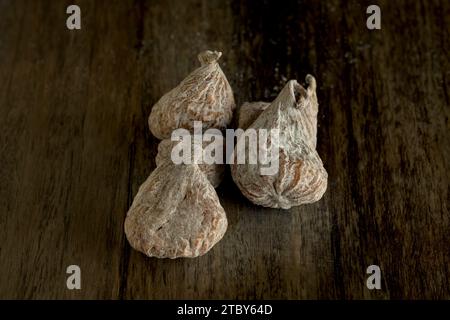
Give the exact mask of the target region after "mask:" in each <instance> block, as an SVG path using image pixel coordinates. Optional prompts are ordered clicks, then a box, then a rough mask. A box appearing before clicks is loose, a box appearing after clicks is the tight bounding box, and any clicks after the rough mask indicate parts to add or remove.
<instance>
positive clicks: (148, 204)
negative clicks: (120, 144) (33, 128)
mask: <svg viewBox="0 0 450 320" xmlns="http://www.w3.org/2000/svg"><path fill="white" fill-rule="evenodd" d="M226 229H227V218H226V214H225V211H224V209H223V208H222V206H221V205H220V202H219V199H218V197H217V194H216V192H215V190H214V188H213V187H212V186H211V184H210V183H209V182H208V180H207V179H206V177H205V175H204V174H203V173H202V172H201V171H200V170H199V168H198V167H197V165H195V164H194V165H173V164H170V163H164V164H163V165H161V166H159V167H157V168H156V169H155V170H154V171H153V172H152V174H151V175H150V176H149V177H148V179H147V180H146V181H145V182H144V183H143V184H142V185H141V187H140V188H139V191H138V193H137V195H136V197H135V198H134V200H133V204H132V205H131V207H130V209H129V211H128V213H127V217H126V219H125V233H126V236H127V239H128V241H129V243H130V244H131V246H132V247H133V248H134V249H136V250H138V251H140V252H143V253H144V254H145V255H147V256H149V257H157V258H171V259H174V258H180V257H186V258H193V257H197V256H201V255H204V254H205V253H206V252H208V251H209V250H210V249H211V248H212V247H213V246H214V245H215V244H216V243H217V242H218V241H219V240H220V239H221V238H222V237H223V235H224V233H225V231H226Z"/></svg>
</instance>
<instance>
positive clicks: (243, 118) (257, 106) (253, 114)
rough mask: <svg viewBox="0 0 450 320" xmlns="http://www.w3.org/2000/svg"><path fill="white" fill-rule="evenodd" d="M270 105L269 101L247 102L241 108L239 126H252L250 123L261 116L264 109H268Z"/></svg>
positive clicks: (245, 127) (242, 127) (244, 127)
mask: <svg viewBox="0 0 450 320" xmlns="http://www.w3.org/2000/svg"><path fill="white" fill-rule="evenodd" d="M269 105H270V103H269V102H263V101H257V102H245V103H244V104H243V105H242V106H241V107H240V108H239V120H238V127H239V128H241V129H244V130H245V129H247V128H248V127H250V125H251V124H252V123H253V122H254V121H255V120H256V119H257V118H258V117H259V115H260V114H261V113H262V112H263V111H264V110H266V109H267V107H268V106H269Z"/></svg>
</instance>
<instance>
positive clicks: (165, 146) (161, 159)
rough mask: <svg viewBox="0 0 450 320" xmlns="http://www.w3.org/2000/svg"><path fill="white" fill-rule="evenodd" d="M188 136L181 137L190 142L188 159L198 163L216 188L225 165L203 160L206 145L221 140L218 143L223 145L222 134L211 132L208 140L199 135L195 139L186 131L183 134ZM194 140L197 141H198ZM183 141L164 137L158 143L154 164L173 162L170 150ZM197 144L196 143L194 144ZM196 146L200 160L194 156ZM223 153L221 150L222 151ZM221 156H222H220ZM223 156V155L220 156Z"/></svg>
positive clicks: (221, 177) (220, 180) (221, 178)
mask: <svg viewBox="0 0 450 320" xmlns="http://www.w3.org/2000/svg"><path fill="white" fill-rule="evenodd" d="M185 135H186V136H187V135H189V136H188V137H182V138H183V139H187V140H188V141H190V144H191V150H190V151H191V156H190V161H191V163H196V164H198V167H199V168H200V170H201V171H202V172H203V173H204V174H205V175H206V177H207V178H208V180H209V182H210V183H211V184H212V186H213V187H214V188H217V187H218V186H219V184H220V183H221V182H222V180H223V176H224V171H225V165H224V164H223V163H210V164H208V163H206V162H205V156H204V153H205V151H206V149H205V148H206V147H207V145H209V144H210V143H211V142H210V141H213V142H218V141H221V142H220V144H221V145H222V146H223V145H224V142H223V136H222V134H221V133H217V134H212V136H213V137H212V138H211V139H208V140H209V141H206V140H203V141H202V137H201V136H199V139H198V140H197V139H195V137H196V136H195V135H194V134H190V133H187V134H185ZM196 141H199V142H198V143H197V142H196ZM180 143H183V141H172V140H171V139H164V140H162V141H161V142H160V143H159V145H158V154H157V155H156V165H157V166H160V165H162V164H163V163H165V162H173V160H172V159H171V154H172V150H173V151H174V152H176V149H174V148H175V147H176V146H177V145H178V144H180ZM196 144H198V145H196ZM196 148H198V150H199V152H200V153H201V159H200V160H201V161H198V159H196V157H195V149H196ZM222 154H223V151H222ZM221 157H222V156H221ZM222 158H223V157H222Z"/></svg>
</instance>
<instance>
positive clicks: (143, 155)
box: [0, 0, 450, 299]
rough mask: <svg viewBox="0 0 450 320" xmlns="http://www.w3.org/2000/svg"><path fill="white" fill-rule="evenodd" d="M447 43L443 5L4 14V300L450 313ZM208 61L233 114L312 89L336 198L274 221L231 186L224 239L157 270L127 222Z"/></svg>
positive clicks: (0, 203) (58, 5)
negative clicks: (294, 83) (157, 112)
mask: <svg viewBox="0 0 450 320" xmlns="http://www.w3.org/2000/svg"><path fill="white" fill-rule="evenodd" d="M69 4H77V5H79V6H80V7H81V12H82V29H81V30H79V31H69V30H68V29H67V28H66V18H67V17H68V15H67V14H66V13H65V12H66V7H67V6H68V5H69ZM370 4H378V5H379V6H380V7H381V12H382V14H381V15H382V29H381V30H379V31H370V30H368V29H367V28H366V19H367V16H368V15H367V14H366V8H367V6H368V5H370ZM449 25H450V2H449V1H446V0H441V1H425V0H421V1H387V0H386V1H367V2H366V1H361V2H359V1H337V0H329V1H298V2H287V1H286V2H285V1H248V2H241V1H238V0H234V1H214V0H211V1H204V2H201V1H131V0H122V1H87V0H86V1H25V0H18V1H12V0H11V1H5V0H0V30H1V33H0V115H1V116H0V128H1V135H0V181H1V183H0V230H1V232H0V298H27V299H28V298H77V299H85V298H102V299H103V298H106V299H110V298H113V299H116V298H126V299H129V298H140V299H154V298H161V299H165V298H230V299H233V298H275V299H278V298H288V299H298V298H300V299H302V298H307V299H317V298H318V299H341V298H345V299H409V298H414V299H418V298H426V299H432V298H447V299H448V298H450V284H449V281H450V280H449V279H450V271H449V265H450V257H449V252H450V232H449V231H450V223H449V203H450V191H449V181H450V179H449V178H450V174H449V169H450V168H449V157H450V135H449V131H450V125H449V115H450V108H449V81H450V55H449V52H450V41H449V33H450V32H449ZM205 49H213V50H220V51H222V52H223V57H222V59H221V66H222V68H223V70H224V72H225V74H226V75H227V77H228V80H229V81H230V84H231V86H232V87H233V89H234V92H235V97H236V100H237V103H238V105H240V104H241V103H242V102H244V101H252V100H267V101H270V100H271V99H273V98H274V97H275V96H276V94H277V92H278V91H279V90H280V88H281V87H282V86H283V84H284V83H285V81H286V80H287V79H293V78H295V79H298V80H299V81H303V80H304V77H305V75H306V74H307V73H311V74H313V75H314V76H315V77H316V78H317V81H318V97H319V103H320V106H319V129H318V147H317V148H318V152H319V154H320V155H321V157H322V159H323V162H324V165H325V168H326V169H327V171H328V174H329V187H328V190H327V192H326V194H325V196H324V197H323V199H322V200H320V201H319V202H317V203H314V204H311V205H305V206H301V207H296V208H293V209H291V210H290V211H283V210H270V209H265V208H261V207H257V206H255V205H252V204H251V203H250V202H249V201H247V200H246V199H245V198H244V197H243V196H242V195H241V194H240V192H239V190H238V189H237V187H236V186H235V185H234V184H233V182H232V180H231V178H230V176H229V175H228V176H227V178H226V180H225V181H224V183H223V184H222V185H221V187H220V188H219V189H218V194H219V197H220V201H221V203H222V205H223V207H224V208H225V210H226V212H227V215H228V219H229V228H228V231H227V233H226V234H225V236H224V238H223V240H222V241H221V242H220V243H219V244H218V245H216V246H215V247H214V248H213V249H212V250H211V251H210V252H209V253H208V254H207V255H205V256H203V257H200V258H197V259H180V260H158V259H150V258H146V257H145V256H144V255H142V254H140V253H138V252H136V251H134V250H132V249H131V248H130V246H129V245H128V243H127V241H126V238H125V235H124V232H123V222H124V219H125V214H126V212H127V210H128V207H129V206H130V204H131V201H132V199H133V196H134V195H135V194H136V192H137V190H138V187H139V185H140V184H141V183H142V182H143V181H144V180H145V179H146V177H147V176H148V175H149V174H150V172H151V171H152V170H153V169H154V167H155V162H154V158H155V155H156V148H157V143H158V141H157V140H156V139H155V138H154V137H152V135H151V134H150V133H149V130H148V127H147V116H148V114H149V113H150V109H151V106H152V105H153V103H155V102H156V101H157V100H158V99H159V98H160V97H161V96H162V95H163V94H164V93H165V92H167V91H168V90H169V89H171V88H172V87H174V86H175V85H176V84H177V83H178V82H179V81H181V80H182V79H183V78H184V77H185V76H186V75H187V74H188V73H189V72H190V71H192V70H193V69H194V68H195V67H196V66H198V62H197V61H196V55H197V53H198V52H200V51H202V50H205ZM70 264H76V265H79V266H80V267H81V271H82V289H81V290H79V291H77V290H74V291H69V290H67V288H66V277H67V275H66V273H65V272H66V268H67V266H68V265H70ZM371 264H377V265H379V266H380V267H381V271H382V289H381V290H373V291H370V290H368V289H367V288H366V285H365V281H366V278H367V275H366V268H367V267H368V266H369V265H371Z"/></svg>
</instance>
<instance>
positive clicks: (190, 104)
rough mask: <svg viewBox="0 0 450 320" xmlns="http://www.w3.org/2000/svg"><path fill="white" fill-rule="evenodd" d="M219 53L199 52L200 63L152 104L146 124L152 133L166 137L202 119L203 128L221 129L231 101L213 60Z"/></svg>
mask: <svg viewBox="0 0 450 320" xmlns="http://www.w3.org/2000/svg"><path fill="white" fill-rule="evenodd" d="M221 55H222V53H221V52H217V51H205V52H202V53H200V54H199V55H198V59H199V61H200V63H201V66H200V67H199V68H198V69H196V70H194V71H193V72H192V73H191V74H189V75H188V76H187V77H186V78H185V79H184V80H183V81H182V82H181V83H180V84H179V85H178V86H177V87H175V88H174V89H172V90H171V91H169V92H168V93H166V94H165V95H164V96H162V97H161V99H160V100H159V101H158V102H157V103H156V104H155V105H154V106H153V108H152V111H151V113H150V116H149V118H148V124H149V127H150V131H151V132H152V133H153V135H154V136H155V137H157V138H158V139H160V140H162V139H166V138H170V135H171V133H172V131H173V130H174V129H177V128H184V129H188V130H191V129H192V128H193V126H194V121H202V123H203V129H208V128H218V129H222V128H226V126H227V125H228V124H229V123H230V122H231V119H232V116H233V110H234V109H235V102H234V97H233V91H232V89H231V87H230V84H229V83H228V80H227V78H226V77H225V74H224V73H223V71H222V69H221V68H220V66H219V63H218V62H217V60H218V59H219V58H220V56H221Z"/></svg>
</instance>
